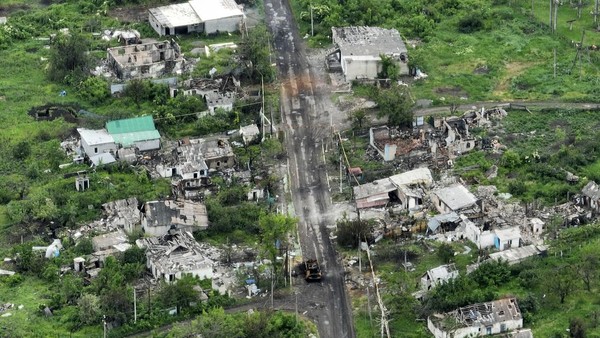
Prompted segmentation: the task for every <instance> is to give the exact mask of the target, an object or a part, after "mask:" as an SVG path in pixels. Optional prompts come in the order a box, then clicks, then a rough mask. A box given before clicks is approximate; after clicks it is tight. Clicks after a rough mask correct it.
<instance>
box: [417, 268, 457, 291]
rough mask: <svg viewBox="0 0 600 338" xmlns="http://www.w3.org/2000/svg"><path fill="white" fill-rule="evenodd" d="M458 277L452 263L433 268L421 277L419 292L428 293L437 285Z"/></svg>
mask: <svg viewBox="0 0 600 338" xmlns="http://www.w3.org/2000/svg"><path fill="white" fill-rule="evenodd" d="M456 277H458V270H457V269H456V266H454V263H452V264H446V265H440V266H438V267H437V268H433V269H431V270H429V271H427V272H425V273H424V274H423V276H421V284H420V285H421V290H422V291H429V290H431V289H432V288H434V287H436V286H437V285H439V284H442V283H445V282H447V281H449V280H451V279H454V278H456Z"/></svg>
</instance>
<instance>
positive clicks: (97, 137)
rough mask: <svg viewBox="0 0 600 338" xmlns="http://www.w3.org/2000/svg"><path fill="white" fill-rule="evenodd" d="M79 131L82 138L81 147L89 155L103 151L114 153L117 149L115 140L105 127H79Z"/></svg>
mask: <svg viewBox="0 0 600 338" xmlns="http://www.w3.org/2000/svg"><path fill="white" fill-rule="evenodd" d="M77 132H78V133H79V137H80V138H81V148H83V152H84V153H85V154H86V155H88V157H91V156H94V155H97V154H102V153H112V154H114V153H115V152H116V151H117V144H116V143H115V140H114V139H113V137H112V136H111V135H110V134H109V133H108V132H107V131H106V130H105V129H100V130H90V129H85V128H77Z"/></svg>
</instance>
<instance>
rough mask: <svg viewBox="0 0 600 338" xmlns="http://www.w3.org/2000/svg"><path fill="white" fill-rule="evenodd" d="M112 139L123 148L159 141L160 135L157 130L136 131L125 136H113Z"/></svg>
mask: <svg viewBox="0 0 600 338" xmlns="http://www.w3.org/2000/svg"><path fill="white" fill-rule="evenodd" d="M113 138H114V139H115V143H118V144H120V145H122V146H123V147H129V146H131V145H133V144H134V143H135V142H140V141H148V140H156V139H159V138H160V134H159V133H158V130H152V131H138V132H133V133H126V134H114V135H113Z"/></svg>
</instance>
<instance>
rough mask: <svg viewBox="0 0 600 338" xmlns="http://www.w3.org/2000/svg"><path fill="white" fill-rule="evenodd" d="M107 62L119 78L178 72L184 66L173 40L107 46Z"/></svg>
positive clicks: (154, 75)
mask: <svg viewBox="0 0 600 338" xmlns="http://www.w3.org/2000/svg"><path fill="white" fill-rule="evenodd" d="M107 62H108V66H109V68H110V69H111V71H112V72H113V73H114V74H115V75H116V76H117V77H118V78H119V79H121V80H128V79H145V78H156V77H161V76H164V75H169V74H178V73H180V72H182V71H183V70H184V68H185V66H186V62H185V59H184V58H183V55H182V54H181V49H180V48H179V45H178V44H177V43H175V42H174V41H160V42H152V43H144V44H135V45H127V46H120V47H114V48H108V49H107Z"/></svg>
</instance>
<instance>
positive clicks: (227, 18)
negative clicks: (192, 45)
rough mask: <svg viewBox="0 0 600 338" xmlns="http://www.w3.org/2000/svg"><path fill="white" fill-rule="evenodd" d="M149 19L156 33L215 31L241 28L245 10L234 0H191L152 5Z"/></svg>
mask: <svg viewBox="0 0 600 338" xmlns="http://www.w3.org/2000/svg"><path fill="white" fill-rule="evenodd" d="M148 20H149V21H150V25H151V26H152V28H153V29H154V30H155V31H156V32H157V33H158V35H160V36H163V35H176V34H188V33H206V34H212V33H218V32H235V31H238V30H240V27H241V23H242V21H243V20H244V13H243V12H242V10H241V9H240V8H239V7H238V5H237V4H236V3H235V1H234V0H190V1H188V2H185V3H181V4H174V5H169V6H162V7H156V8H151V9H150V10H148Z"/></svg>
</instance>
